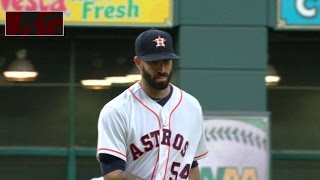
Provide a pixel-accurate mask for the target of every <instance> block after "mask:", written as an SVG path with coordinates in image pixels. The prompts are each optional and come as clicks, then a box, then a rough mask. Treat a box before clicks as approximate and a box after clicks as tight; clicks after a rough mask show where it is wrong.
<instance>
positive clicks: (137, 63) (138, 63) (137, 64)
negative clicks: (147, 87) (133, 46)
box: [133, 56, 142, 70]
mask: <svg viewBox="0 0 320 180" xmlns="http://www.w3.org/2000/svg"><path fill="white" fill-rule="evenodd" d="M133 60H134V64H135V65H136V67H137V68H138V69H139V70H140V69H141V68H142V62H141V61H142V60H141V59H140V58H139V57H138V56H135V57H134V59H133Z"/></svg>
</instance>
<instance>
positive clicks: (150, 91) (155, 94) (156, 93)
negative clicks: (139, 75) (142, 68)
mask: <svg viewBox="0 0 320 180" xmlns="http://www.w3.org/2000/svg"><path fill="white" fill-rule="evenodd" d="M140 86H141V88H142V89H143V91H144V92H145V93H146V94H147V95H148V96H149V97H151V98H157V99H161V98H164V97H166V96H168V95H169V94H170V85H169V86H168V87H167V88H165V89H163V90H157V89H154V88H152V87H150V86H149V85H148V84H147V83H146V82H144V81H140Z"/></svg>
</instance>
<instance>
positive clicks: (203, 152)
mask: <svg viewBox="0 0 320 180" xmlns="http://www.w3.org/2000/svg"><path fill="white" fill-rule="evenodd" d="M200 123H201V131H202V132H201V138H200V141H199V144H198V148H197V151H196V155H195V157H194V161H196V160H199V159H202V158H205V157H207V156H208V153H209V151H208V148H207V140H206V137H205V134H204V127H203V115H202V113H201V122H200Z"/></svg>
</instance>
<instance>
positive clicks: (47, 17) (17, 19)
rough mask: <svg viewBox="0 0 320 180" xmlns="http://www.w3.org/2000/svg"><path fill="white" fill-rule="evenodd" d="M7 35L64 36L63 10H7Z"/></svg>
mask: <svg viewBox="0 0 320 180" xmlns="http://www.w3.org/2000/svg"><path fill="white" fill-rule="evenodd" d="M5 28H6V36H63V35H64V26H63V12H6V24H5Z"/></svg>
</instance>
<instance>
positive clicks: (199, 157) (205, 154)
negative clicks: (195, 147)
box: [194, 151, 209, 159]
mask: <svg viewBox="0 0 320 180" xmlns="http://www.w3.org/2000/svg"><path fill="white" fill-rule="evenodd" d="M208 153H209V151H207V152H205V153H203V154H201V155H199V156H196V157H194V158H195V159H197V158H200V157H202V156H205V155H207V154H208Z"/></svg>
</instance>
